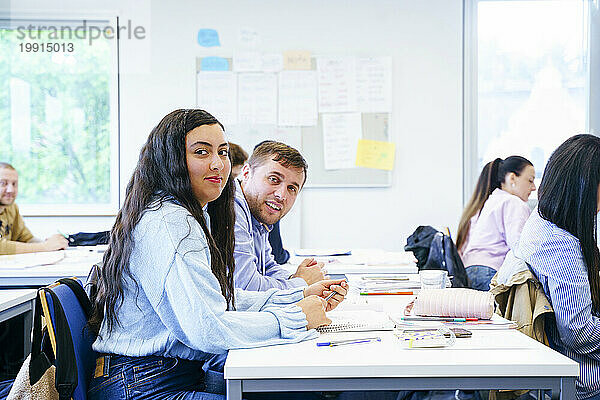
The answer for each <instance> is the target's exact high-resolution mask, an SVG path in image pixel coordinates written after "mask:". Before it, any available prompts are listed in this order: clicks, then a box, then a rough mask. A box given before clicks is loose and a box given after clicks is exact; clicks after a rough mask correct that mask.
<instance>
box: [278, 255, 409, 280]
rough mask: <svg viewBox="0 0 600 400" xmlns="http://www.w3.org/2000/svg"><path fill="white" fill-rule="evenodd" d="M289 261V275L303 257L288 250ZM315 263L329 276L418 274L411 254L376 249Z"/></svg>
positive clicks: (321, 259)
mask: <svg viewBox="0 0 600 400" xmlns="http://www.w3.org/2000/svg"><path fill="white" fill-rule="evenodd" d="M290 254H292V257H290V260H289V261H288V264H286V265H285V267H286V269H287V270H289V271H290V273H294V272H296V268H297V267H298V265H299V264H300V263H301V262H302V260H304V259H305V258H309V257H304V256H296V255H294V250H290ZM314 258H315V259H316V260H317V261H321V262H324V263H325V269H327V273H329V274H369V273H373V274H385V273H391V274H416V273H417V272H418V269H417V265H416V262H415V258H414V256H413V254H412V253H411V252H405V251H398V252H390V251H383V250H377V249H352V254H351V255H347V256H318V257H314Z"/></svg>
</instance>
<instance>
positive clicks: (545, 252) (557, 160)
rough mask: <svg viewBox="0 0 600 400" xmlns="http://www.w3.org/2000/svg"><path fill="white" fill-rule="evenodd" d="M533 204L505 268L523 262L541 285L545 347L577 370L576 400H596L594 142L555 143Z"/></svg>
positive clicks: (598, 161)
mask: <svg viewBox="0 0 600 400" xmlns="http://www.w3.org/2000/svg"><path fill="white" fill-rule="evenodd" d="M538 198H539V202H538V207H537V208H536V209H535V210H534V211H533V212H532V213H531V216H530V217H529V219H528V220H527V222H526V223H525V226H524V227H523V231H522V233H521V237H520V239H519V242H518V243H517V245H516V247H515V248H514V249H513V251H512V253H513V255H514V256H515V257H507V259H506V263H512V262H521V261H520V260H523V261H525V262H526V263H527V264H528V265H529V267H530V268H531V270H532V272H533V273H534V274H535V276H536V277H537V278H538V279H539V281H540V282H541V284H542V288H543V290H544V293H545V294H546V296H547V297H548V300H549V301H550V304H552V308H553V309H554V315H555V319H556V324H548V323H546V333H547V334H548V339H549V341H550V345H551V346H552V347H553V348H554V349H556V350H558V351H559V352H561V353H562V354H564V355H566V356H567V357H570V358H572V359H573V360H575V361H577V362H578V363H579V366H580V368H579V378H577V380H576V381H575V386H576V389H577V399H594V400H598V399H600V276H599V275H598V274H599V271H600V253H599V251H598V245H597V241H596V239H597V237H596V235H597V233H596V218H597V214H598V211H600V138H598V137H596V136H592V135H577V136H573V137H571V138H569V139H567V140H566V141H565V142H564V143H563V144H561V145H560V146H559V147H558V148H557V149H556V150H555V151H554V153H552V155H551V156H550V159H549V160H548V164H546V169H545V170H544V176H543V177H542V183H541V184H540V191H539V194H538ZM507 267H508V265H507ZM511 267H512V266H511ZM503 268H504V267H503Z"/></svg>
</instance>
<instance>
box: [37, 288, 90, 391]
mask: <svg viewBox="0 0 600 400" xmlns="http://www.w3.org/2000/svg"><path fill="white" fill-rule="evenodd" d="M61 280H62V279H61ZM61 283H62V282H61ZM73 283H74V284H75V285H77V286H79V288H81V286H80V285H79V284H78V283H77V282H74V281H73ZM66 285H68V284H66ZM69 287H71V286H70V285H69ZM81 289H82V288H81ZM40 290H42V291H43V292H44V293H45V294H48V295H50V297H51V298H52V307H53V309H54V325H55V330H54V331H55V336H56V337H55V339H56V354H55V357H56V364H55V365H56V375H55V387H56V390H57V392H58V395H59V397H60V400H70V399H71V396H72V395H73V392H74V391H75V388H76V387H77V380H78V379H77V361H76V358H75V349H74V348H73V340H72V337H71V330H70V329H69V323H68V322H67V317H66V316H65V311H64V309H63V308H62V305H61V304H60V300H59V299H58V296H57V295H56V294H55V293H54V292H53V291H52V290H50V289H44V288H42V289H40ZM82 290H83V289H82ZM74 293H75V292H74ZM84 294H85V293H84ZM86 299H87V297H86Z"/></svg>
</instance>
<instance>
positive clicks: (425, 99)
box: [11, 0, 462, 250]
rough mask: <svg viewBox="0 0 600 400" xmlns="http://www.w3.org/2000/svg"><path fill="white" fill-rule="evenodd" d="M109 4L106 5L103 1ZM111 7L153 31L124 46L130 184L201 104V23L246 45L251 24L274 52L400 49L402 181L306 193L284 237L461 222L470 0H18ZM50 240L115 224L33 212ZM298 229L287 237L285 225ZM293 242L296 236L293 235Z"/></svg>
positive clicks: (391, 236) (26, 6)
mask: <svg viewBox="0 0 600 400" xmlns="http://www.w3.org/2000/svg"><path fill="white" fill-rule="evenodd" d="M99 4H102V5H101V6H99ZM99 7H100V11H107V12H109V13H115V14H117V15H119V17H120V19H121V21H123V20H125V21H127V20H128V19H131V20H132V22H133V23H134V24H136V25H143V26H144V27H145V28H146V32H147V33H148V37H147V38H146V39H144V40H123V41H122V42H121V71H122V75H121V92H120V95H121V188H122V190H123V188H124V186H125V185H126V183H127V180H128V179H129V175H130V174H131V171H132V170H133V168H134V166H135V163H136V162H137V157H138V153H139V148H140V146H141V144H142V143H143V142H144V140H145V139H146V137H147V135H148V133H149V131H150V129H151V128H152V127H153V126H154V125H155V124H156V123H157V122H158V120H159V119H160V118H161V117H162V116H164V115H165V114H166V113H168V112H169V111H171V110H173V109H175V108H179V107H193V106H194V105H195V100H196V95H195V58H196V57H198V56H202V55H205V54H207V52H206V50H205V49H202V48H201V47H200V46H198V44H197V43H196V35H197V31H198V29H200V28H214V29H217V30H218V31H219V34H220V39H221V44H222V49H221V51H223V52H225V53H229V54H231V53H232V52H233V51H235V49H236V46H237V40H238V35H239V29H240V28H246V27H247V28H251V29H253V30H255V31H257V32H258V34H259V37H260V40H261V44H260V50H263V51H284V50H293V49H306V50H312V51H314V52H316V53H320V54H330V55H391V56H392V57H393V63H394V71H393V85H394V88H393V89H394V90H393V93H394V97H393V102H394V109H393V113H392V125H391V137H392V138H393V139H394V140H395V142H396V143H397V154H396V167H395V170H394V173H393V184H392V186H391V187H390V188H382V189H373V188H368V189H367V188H365V189H306V190H305V191H304V193H303V194H302V197H301V201H300V203H299V204H297V207H298V210H297V211H296V212H295V216H291V217H289V218H288V221H285V220H284V223H283V231H284V242H285V243H286V244H287V245H288V246H303V247H327V246H349V247H379V248H384V249H389V250H398V249H400V248H401V247H402V246H403V245H404V243H405V241H406V237H407V235H408V234H410V233H411V232H412V231H413V230H414V229H415V228H416V227H417V226H418V225H420V224H432V225H437V226H445V225H448V226H450V227H451V229H454V228H455V226H456V224H457V221H458V218H459V216H460V212H461V190H462V48H461V46H462V1H461V0H431V1H427V2H421V1H414V0H371V1H342V0H330V1H326V2H324V1H322V0H303V1H292V0H285V1H282V0H261V1H250V0H247V1H246V0H244V1H241V0H239V1H235V0H219V1H211V2H207V1H191V0H189V1H172V2H162V1H153V2H149V1H133V0H128V1H123V2H118V1H116V0H112V1H105V2H102V3H100V2H98V1H81V0H69V1H55V2H53V5H52V6H49V5H47V3H46V2H42V1H41V0H35V1H34V0H31V1H12V2H11V12H12V13H13V15H18V14H19V13H22V12H27V11H36V12H42V13H43V12H51V13H52V15H57V14H58V15H60V14H61V13H69V14H70V13H79V14H81V13H86V12H92V13H93V12H97V11H98V10H99ZM26 222H27V223H28V224H29V225H30V227H31V228H32V230H33V231H34V232H35V233H36V234H38V235H39V236H44V235H45V234H47V233H48V234H49V233H53V232H54V231H55V229H56V227H57V226H60V228H61V229H62V230H65V231H93V230H100V229H108V227H109V226H110V224H111V222H112V218H107V217H86V218H83V217H77V218H75V217H60V218H58V217H57V218H49V217H45V218H41V217H35V218H33V217H29V218H26ZM286 231H287V232H288V233H290V234H288V235H286V233H285V232H286ZM286 240H287V242H286Z"/></svg>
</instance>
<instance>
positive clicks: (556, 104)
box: [464, 0, 592, 201]
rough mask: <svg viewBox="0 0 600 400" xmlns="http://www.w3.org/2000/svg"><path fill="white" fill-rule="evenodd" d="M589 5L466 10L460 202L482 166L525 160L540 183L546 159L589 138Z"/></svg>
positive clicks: (476, 5)
mask: <svg viewBox="0 0 600 400" xmlns="http://www.w3.org/2000/svg"><path fill="white" fill-rule="evenodd" d="M591 4H592V3H591V2H590V1H588V0H560V1H550V0H542V1H539V0H538V1H521V0H507V1H493V0H490V1H484V0H479V1H477V0H468V1H466V2H465V153H464V154H465V163H464V166H465V176H464V182H465V185H464V200H465V201H466V200H468V198H469V197H470V195H471V193H472V190H473V187H474V186H475V182H476V180H477V177H478V176H479V173H480V171H481V169H482V168H483V166H484V165H485V164H486V163H487V162H488V161H491V160H493V159H494V158H496V157H501V158H505V157H507V156H510V155H521V156H524V157H526V158H528V159H529V160H530V161H531V162H532V163H533V164H534V167H535V169H536V178H537V180H538V182H537V183H539V179H540V178H541V176H542V173H543V170H544V167H545V165H546V162H547V160H548V158H549V157H550V154H551V153H552V151H553V150H554V149H555V148H556V147H557V146H558V145H559V144H560V143H562V142H563V141H564V140H565V139H566V138H568V137H570V136H572V135H574V134H578V133H586V132H588V131H589V121H588V120H589V96H590V90H589V87H590V86H589V85H590V75H589V74H590V68H589V43H588V38H589V26H590V24H589V9H590V5H591ZM532 197H533V198H537V192H534V193H533V194H532Z"/></svg>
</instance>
